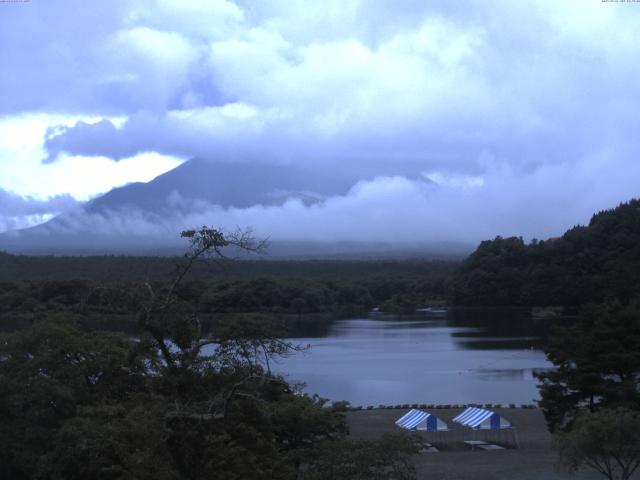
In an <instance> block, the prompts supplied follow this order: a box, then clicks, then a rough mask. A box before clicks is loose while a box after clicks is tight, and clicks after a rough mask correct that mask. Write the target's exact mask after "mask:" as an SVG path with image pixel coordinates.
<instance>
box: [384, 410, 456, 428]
mask: <svg viewBox="0 0 640 480" xmlns="http://www.w3.org/2000/svg"><path fill="white" fill-rule="evenodd" d="M396 425H397V426H399V427H401V428H404V429H405V430H425V431H428V432H437V431H439V430H448V427H447V424H446V423H444V422H443V421H442V420H440V419H439V418H438V417H436V416H435V415H432V414H430V413H427V412H424V411H422V410H415V409H411V410H409V411H408V412H407V413H406V414H404V415H403V416H402V417H400V418H399V419H398V420H396Z"/></svg>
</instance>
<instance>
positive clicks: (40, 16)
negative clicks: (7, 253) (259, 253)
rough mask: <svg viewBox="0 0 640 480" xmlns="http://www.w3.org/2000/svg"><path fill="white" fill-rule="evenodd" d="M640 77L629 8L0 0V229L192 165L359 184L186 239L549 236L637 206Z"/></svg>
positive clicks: (233, 218) (634, 20) (259, 210)
mask: <svg viewBox="0 0 640 480" xmlns="http://www.w3.org/2000/svg"><path fill="white" fill-rule="evenodd" d="M639 58H640V3H632V2H627V3H613V2H603V1H601V0H575V1H571V0H551V1H543V0H536V1H528V2H527V1H517V2H516V1H513V0H504V1H500V0H491V1H488V0H482V1H474V0H468V1H456V2H452V1H450V0H445V1H424V0H420V1H418V0H416V1H408V0H388V1H379V0H366V1H365V0H362V1H356V0H336V1H295V0H281V1H275V0H274V1H260V2H255V1H249V0H246V1H237V2H232V1H226V0H139V1H135V2H132V1H130V0H110V1H101V2H96V1H92V2H88V1H86V0H31V1H29V2H24V3H2V2H0V59H1V61H2V72H3V74H2V75H0V92H1V93H0V231H3V230H9V229H13V228H20V227H24V226H28V225H32V224H34V223H37V222H41V221H43V220H46V219H48V218H50V217H51V216H52V215H54V214H57V213H60V212H64V211H68V210H70V209H71V210H73V209H75V208H76V206H77V202H80V201H86V200H87V199H90V198H92V197H93V196H95V195H98V194H100V193H103V192H106V191H108V190H109V189H110V188H112V187H114V186H117V185H122V184H125V183H127V182H131V181H148V180H150V179H152V178H153V177H155V176H156V175H158V174H160V173H162V172H164V171H167V170H169V169H170V168H173V167H174V166H177V165H179V164H180V163H181V162H182V161H184V160H186V159H188V158H191V157H193V156H201V157H205V158H210V159H213V160H218V159H224V160H225V161H260V162H265V163H279V164H297V165H301V166H305V165H310V166H314V167H318V166H320V167H321V168H326V169H332V170H337V169H341V168H349V169H350V170H352V171H358V170H362V171H363V172H364V171H366V172H367V174H368V175H369V177H368V178H369V179H368V180H366V181H363V182H360V183H358V184H356V185H354V187H353V189H352V190H351V191H350V192H349V193H348V194H346V195H343V196H336V197H331V198H328V199H326V201H325V202H323V203H322V204H318V205H315V206H312V207H309V206H305V205H303V204H300V203H298V202H295V201H294V202H289V203H288V204H286V205H284V206H282V207H269V208H266V207H255V208H250V209H245V210H238V209H235V210H227V211H224V210H221V209H219V208H215V207H213V206H212V207H211V208H210V209H204V210H200V211H198V212H194V216H193V218H192V220H194V221H204V222H206V223H209V224H214V225H225V224H227V223H229V224H232V225H238V224H240V225H250V226H253V227H254V228H256V230H258V232H260V233H263V234H265V235H271V236H272V237H273V236H276V237H277V236H278V235H280V236H282V237H287V238H312V239H374V240H381V239H389V240H392V239H393V238H398V239H401V240H416V241H420V240H433V239H438V240H441V239H447V238H448V239H452V240H469V241H477V240H478V239H481V238H486V237H493V236H495V235H498V234H500V235H523V236H525V237H529V238H530V237H539V238H544V237H547V236H554V235H558V234H561V233H562V232H563V231H564V230H565V229H566V228H569V227H571V226H573V225H575V224H577V223H584V222H587V221H588V219H589V217H590V215H591V213H593V212H594V211H597V210H600V209H603V208H610V207H613V206H615V205H616V204H617V203H619V202H620V201H625V200H628V199H630V198H632V197H636V196H638V195H639V194H640V187H639V186H640V155H638V154H639V153H640V134H639V133H640V115H639V114H638V112H640V75H639V74H640V62H638V59H639ZM376 172H380V175H379V176H377V177H376ZM389 172H392V173H393V172H398V174H397V175H395V176H393V175H392V176H390V173H389ZM407 172H409V173H407ZM371 175H372V176H371ZM373 177H375V178H373ZM132 218H136V219H137V218H138V217H137V216H133V217H132ZM136 221H137V220H136ZM140 221H142V220H140ZM292 222H293V223H292ZM293 224H295V227H296V228H295V230H294V229H292V228H291V226H292V225H293ZM390 232H395V233H390ZM434 232H438V233H437V234H436V233H434Z"/></svg>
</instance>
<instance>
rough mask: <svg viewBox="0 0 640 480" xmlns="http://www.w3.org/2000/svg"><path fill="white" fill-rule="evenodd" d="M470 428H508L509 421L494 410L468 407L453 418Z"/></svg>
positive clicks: (509, 425)
mask: <svg viewBox="0 0 640 480" xmlns="http://www.w3.org/2000/svg"><path fill="white" fill-rule="evenodd" d="M453 421H454V422H457V423H461V424H462V425H465V426H467V427H470V428H477V429H490V430H497V429H500V428H509V427H511V423H509V422H508V421H507V420H506V419H504V418H502V417H501V416H500V415H498V414H497V413H496V412H492V411H491V410H485V409H484V408H477V407H469V408H467V409H466V410H464V411H463V412H462V413H461V414H460V415H458V416H457V417H455V418H454V419H453Z"/></svg>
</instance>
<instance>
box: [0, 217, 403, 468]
mask: <svg viewBox="0 0 640 480" xmlns="http://www.w3.org/2000/svg"><path fill="white" fill-rule="evenodd" d="M183 236H184V237H186V238H188V239H190V245H191V248H190V249H189V251H188V252H187V253H186V254H185V256H184V259H183V262H181V263H179V264H177V265H176V268H175V271H174V275H173V278H172V279H171V280H170V281H169V282H165V283H161V282H158V283H155V284H154V283H150V282H145V283H144V284H142V285H135V284H134V285H133V286H132V288H130V289H124V288H121V287H115V288H114V287H111V288H102V287H101V288H98V289H94V290H93V291H91V289H88V288H87V289H85V288H84V287H85V284H84V283H82V282H71V283H69V282H66V281H65V282H63V283H60V284H50V283H47V284H46V285H44V286H43V287H42V291H43V292H45V293H42V292H41V295H40V296H39V298H40V299H41V300H44V301H46V302H47V303H48V304H50V305H48V306H47V308H44V309H43V310H42V316H43V317H44V319H42V320H36V321H35V322H34V324H33V326H32V327H31V328H29V329H28V330H22V331H19V332H17V333H13V334H5V335H4V336H3V337H2V338H1V339H0V424H1V425H2V428H1V429H0V476H1V477H2V478H7V479H10V480H23V479H24V480H26V479H42V480H44V479H47V480H58V479H59V480H62V479H64V480H75V479H78V480H80V479H87V478H92V479H93V478H95V479H137V480H145V479H154V480H157V479H167V480H169V479H190V480H199V479H209V478H216V479H228V480H240V479H243V480H247V479H256V480H258V479H263V478H272V479H291V480H293V479H297V478H300V475H301V468H302V467H303V465H305V462H307V463H308V461H309V460H307V459H308V458H313V461H314V462H316V463H318V465H325V464H327V462H329V460H328V459H323V458H322V456H321V455H320V456H318V455H317V454H316V453H313V454H312V453H311V452H314V447H315V446H317V445H322V448H321V449H320V451H327V452H329V450H325V449H326V448H329V445H332V444H333V443H334V442H345V440H344V437H345V435H346V433H347V428H346V423H345V419H344V416H343V414H342V411H343V410H344V405H342V404H339V405H336V406H335V407H331V408H330V407H327V406H326V405H325V402H324V401H323V400H321V399H319V398H310V397H308V396H302V395H299V394H297V393H295V392H294V391H293V389H292V388H291V387H290V386H289V385H288V384H287V383H286V382H285V381H284V380H283V379H282V378H280V377H278V376H275V375H273V374H272V373H271V371H270V368H269V366H270V362H271V360H272V359H273V358H274V357H277V356H279V355H286V354H287V353H288V352H290V351H292V350H296V349H297V347H296V346H294V345H292V344H290V343H288V342H286V341H283V340H281V339H280V338H279V336H278V332H277V331H273V330H272V329H271V328H270V326H269V325H267V324H266V323H265V322H256V321H251V320H250V319H248V318H244V319H242V321H236V322H233V323H232V324H231V323H227V324H223V323H221V324H216V328H212V329H210V331H209V332H208V334H207V335H204V334H203V331H202V325H201V321H200V317H199V313H200V312H199V311H198V310H197V307H196V306H195V305H193V304H192V303H191V302H192V301H194V300H197V298H198V294H197V290H194V289H192V288H188V286H186V287H187V288H185V284H183V279H184V278H185V276H186V275H187V274H188V273H190V272H191V270H192V268H193V266H194V265H195V264H196V261H197V260H198V259H199V258H200V257H201V256H205V255H207V254H209V253H213V254H214V256H216V255H217V256H218V257H220V256H221V255H222V253H221V249H222V248H227V247H231V246H233V247H237V248H240V249H243V250H252V249H254V246H253V245H254V244H253V242H252V238H251V237H250V236H249V235H246V234H242V233H241V234H240V235H231V236H229V235H224V234H223V233H221V232H219V231H217V230H214V229H208V228H206V227H203V228H202V229H198V230H192V231H186V232H183ZM255 248H258V247H255ZM257 283H258V286H259V288H263V287H264V285H265V284H264V283H261V282H257ZM194 285H198V284H194ZM2 290H3V291H4V292H6V293H7V294H8V295H14V294H15V290H16V289H14V288H13V287H12V286H9V287H6V286H2ZM33 290H35V291H38V288H37V287H36V288H35V289H33ZM85 290H88V291H89V292H90V293H89V294H88V295H85V294H84V293H86V292H85ZM79 292H81V293H79ZM272 294H273V292H272V291H270V290H267V293H265V294H264V297H263V298H262V300H261V303H264V302H266V301H267V299H268V297H269V296H270V295H272ZM362 294H363V289H362V288H361V287H360V288H350V289H347V295H351V296H353V295H355V296H357V297H358V298H359V296H361V295H362ZM77 295H80V297H83V298H82V299H81V300H78V298H77ZM296 298H298V297H296ZM61 299H62V300H61ZM112 302H113V305H111V303H112ZM16 303H18V304H19V303H20V302H16ZM297 303H298V306H297V307H296V308H298V309H299V308H301V304H300V303H299V302H297ZM60 305H61V307H60V308H58V306H60ZM51 306H53V307H54V308H49V307H51ZM100 308H104V309H106V310H107V311H109V312H111V313H112V314H113V312H119V311H121V310H119V309H124V311H125V312H126V311H128V310H129V309H131V310H134V309H138V313H137V315H136V317H137V325H138V334H139V336H138V338H136V339H135V340H134V339H132V338H130V337H127V336H124V335H123V334H113V333H105V332H98V331H95V330H92V329H88V328H86V326H87V324H90V323H91V322H87V316H88V315H90V314H91V313H96V312H95V310H92V309H100ZM52 311H54V312H57V311H60V312H61V313H57V314H55V315H51V312H52ZM98 311H99V310H98ZM102 313H105V312H104V311H103V312H102ZM74 319H80V320H83V322H82V324H81V323H79V322H77V321H74ZM83 324H84V327H83V326H82V325H83ZM344 445H347V443H344ZM372 445H373V444H369V443H363V444H362V445H360V444H358V443H357V442H348V446H349V449H350V450H351V451H352V453H353V456H351V457H345V459H344V460H343V461H344V462H346V464H345V465H346V466H350V465H351V463H352V462H353V461H354V460H353V459H356V460H357V461H358V462H363V460H362V458H364V456H365V455H369V456H371V455H372V454H374V453H375V457H376V458H372V460H375V465H376V468H375V469H372V472H373V471H377V470H380V469H382V470H385V469H386V470H388V471H389V472H396V471H398V472H404V473H403V476H401V477H400V476H398V477H397V478H403V479H404V478H411V477H410V476H407V475H409V473H410V472H409V471H408V470H406V468H405V467H406V459H405V457H403V456H399V454H397V453H396V452H399V451H400V450H401V449H402V448H404V447H403V444H398V446H395V445H393V444H386V446H385V451H384V452H379V451H377V450H374V449H373V447H372ZM403 465H405V466H404V467H403ZM346 466H345V468H346ZM382 470H380V471H382ZM407 472H409V473H407ZM405 473H406V474H405ZM389 478H396V477H389Z"/></svg>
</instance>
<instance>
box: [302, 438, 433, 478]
mask: <svg viewBox="0 0 640 480" xmlns="http://www.w3.org/2000/svg"><path fill="white" fill-rule="evenodd" d="M420 448H421V439H420V437H419V436H412V435H410V434H407V433H394V434H389V433H387V434H385V435H384V436H383V437H382V439H381V440H368V441H360V442H356V441H353V440H341V441H339V442H324V443H322V444H321V445H319V446H318V447H316V449H314V451H313V452H312V453H311V455H309V457H308V458H307V459H306V460H307V462H308V463H307V464H306V465H305V469H304V473H303V475H302V476H301V478H302V479H303V480H333V479H349V480H410V479H413V478H415V470H414V467H413V464H412V462H411V460H410V455H412V454H416V453H418V452H419V450H420Z"/></svg>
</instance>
